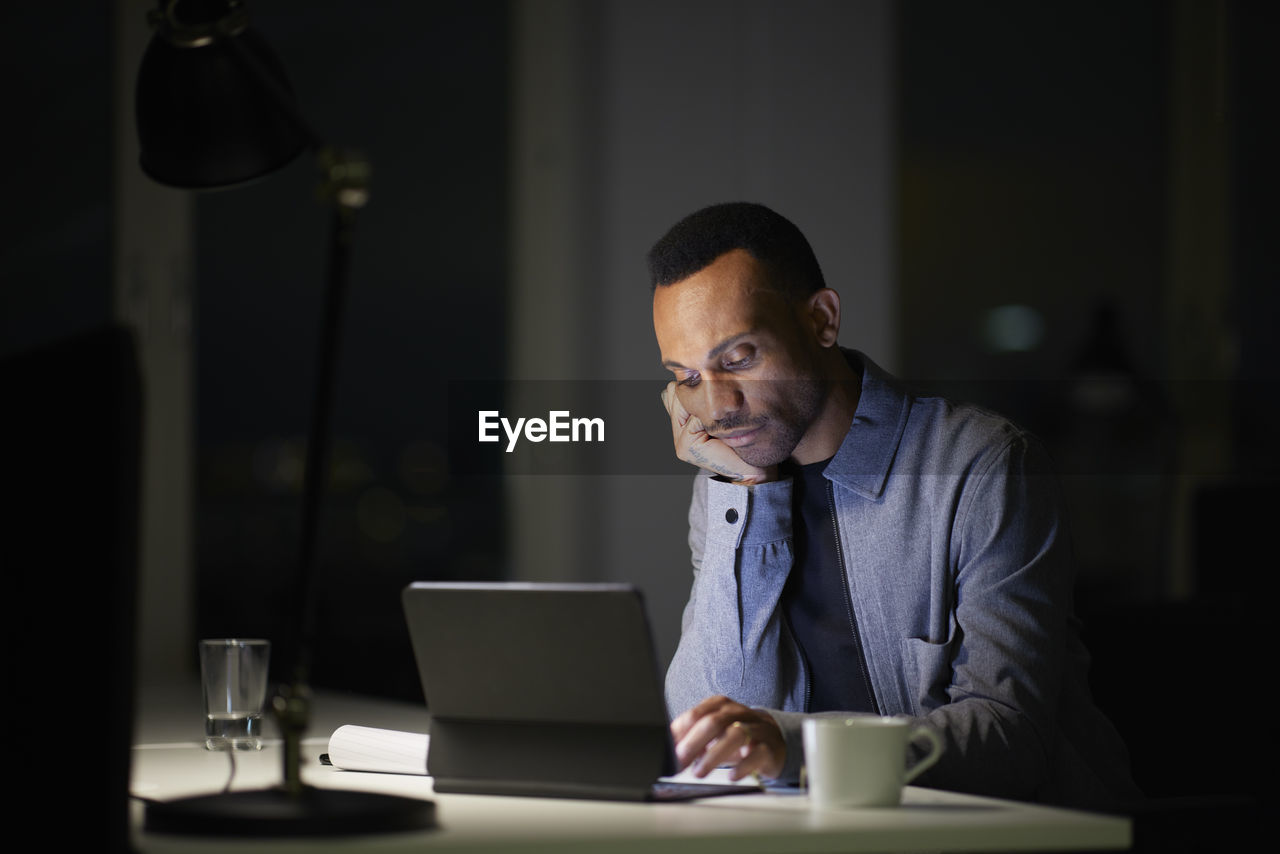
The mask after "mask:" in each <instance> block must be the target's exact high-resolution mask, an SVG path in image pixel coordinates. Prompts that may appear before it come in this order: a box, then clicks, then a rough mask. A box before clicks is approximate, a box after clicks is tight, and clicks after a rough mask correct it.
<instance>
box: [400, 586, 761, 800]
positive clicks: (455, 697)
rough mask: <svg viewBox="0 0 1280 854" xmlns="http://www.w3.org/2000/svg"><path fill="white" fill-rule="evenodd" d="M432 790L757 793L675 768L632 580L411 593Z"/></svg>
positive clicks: (408, 604)
mask: <svg viewBox="0 0 1280 854" xmlns="http://www.w3.org/2000/svg"><path fill="white" fill-rule="evenodd" d="M402 602H403V606H404V613H405V619H406V622H407V624H408V629H409V636H410V639H411V642H412V644H413V653H414V658H415V659H416V662H417V666H418V674H419V676H420V678H421V679H422V690H423V694H424V696H425V697H426V701H427V711H428V712H429V713H430V725H429V732H430V741H429V745H430V746H429V748H428V754H427V769H428V773H429V774H430V775H431V776H432V778H434V781H435V791H437V792H459V793H468V794H496V795H523V796H548V797H561V798H589V799H598V800H627V801H672V800H686V799H692V798H701V797H710V796H713V795H723V794H743V793H745V792H752V791H760V788H759V787H756V786H750V785H722V784H715V783H706V782H685V781H672V780H663V779H661V778H663V777H669V776H671V775H674V774H675V772H676V760H675V750H674V746H673V744H672V739H671V730H670V721H669V718H668V716H667V709H666V704H665V702H664V700H663V696H662V687H661V685H662V680H661V678H660V676H659V673H658V664H657V658H656V656H655V654H654V647H653V639H652V634H651V631H650V627H649V620H648V615H647V613H646V610H645V604H644V600H643V598H642V596H641V593H640V591H639V590H638V589H636V588H634V587H632V586H630V585H625V584H535V583H502V582H476V583H464V582H417V583H414V584H410V585H409V586H408V587H406V588H405V589H404V592H403V594H402Z"/></svg>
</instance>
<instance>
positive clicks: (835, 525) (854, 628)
mask: <svg viewBox="0 0 1280 854" xmlns="http://www.w3.org/2000/svg"><path fill="white" fill-rule="evenodd" d="M827 506H828V508H829V509H830V510H831V529H832V532H833V533H834V534H835V540H836V562H837V564H838V565H839V567H840V579H841V581H843V582H844V583H843V584H842V585H841V587H842V588H844V605H845V609H846V613H847V614H848V615H849V631H850V632H852V633H853V643H854V646H856V647H857V649H858V657H859V661H858V664H859V665H860V666H859V668H858V669H859V670H860V671H861V672H862V684H863V685H864V686H865V687H866V689H867V696H868V697H870V698H871V705H872V706H874V707H875V709H876V713H877V714H879V713H880V701H879V700H878V699H876V692H875V691H874V690H872V688H871V677H870V676H868V675H867V650H866V647H864V646H863V645H862V635H860V634H859V633H858V621H857V620H856V619H854V616H853V591H852V590H851V589H850V586H851V585H850V582H849V572H848V570H847V569H846V568H845V565H844V547H843V546H842V545H841V544H840V523H839V521H837V518H836V490H835V487H834V486H833V485H832V483H831V481H829V480H828V481H827ZM806 688H807V685H806ZM805 705H806V707H807V706H808V700H807V698H806V702H805Z"/></svg>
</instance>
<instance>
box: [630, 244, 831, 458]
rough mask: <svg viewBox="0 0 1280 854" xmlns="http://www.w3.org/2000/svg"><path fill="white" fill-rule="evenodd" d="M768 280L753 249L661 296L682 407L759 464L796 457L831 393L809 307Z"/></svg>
mask: <svg viewBox="0 0 1280 854" xmlns="http://www.w3.org/2000/svg"><path fill="white" fill-rule="evenodd" d="M766 276H767V271H766V268H765V267H764V266H763V265H762V264H760V262H758V261H757V260H756V259H755V258H754V257H753V256H752V255H751V254H750V253H749V252H747V251H745V250H741V249H735V250H733V251H731V252H726V253H725V254H724V255H721V256H720V257H719V258H717V259H716V260H715V261H713V262H712V263H711V264H710V265H708V266H707V267H705V268H704V269H702V270H699V271H698V272H697V273H694V274H693V275H692V276H690V277H689V278H687V279H684V280H682V281H679V282H676V283H675V284H672V285H664V286H659V287H658V288H657V289H656V290H655V291H654V296H653V328H654V332H655V334H656V335H657V338H658V350H659V352H660V353H661V356H662V364H663V367H665V368H667V369H668V370H670V371H671V372H672V373H673V374H674V375H675V381H676V394H677V396H678V397H679V400H680V403H681V404H683V406H684V408H685V409H686V410H687V411H688V412H689V413H690V414H691V415H693V416H694V417H696V418H697V419H698V420H699V421H701V422H702V425H703V427H704V428H705V429H706V431H707V433H709V434H710V435H711V436H713V437H715V438H717V439H720V440H721V441H723V442H724V443H725V444H727V445H728V446H729V447H731V448H733V449H734V451H735V452H737V454H738V456H739V457H741V458H742V460H743V462H746V463H748V464H749V465H753V466H759V467H766V466H773V465H777V464H778V463H780V462H782V461H783V460H785V459H787V458H788V457H790V456H791V455H792V453H793V452H794V451H795V449H796V446H797V445H799V444H800V442H801V441H802V440H803V439H804V436H805V433H806V431H808V429H809V427H810V425H812V424H813V422H814V420H815V419H816V418H817V415H818V413H819V411H820V410H821V408H822V404H823V401H824V399H825V394H826V392H825V387H824V385H823V383H822V382H821V380H820V377H819V374H818V368H817V351H818V349H819V348H818V346H817V344H816V341H815V339H814V335H813V333H812V331H811V329H809V328H808V327H807V326H806V323H805V320H804V311H803V306H797V305H795V304H794V303H791V302H789V301H788V300H787V299H786V297H784V296H783V295H782V294H780V293H779V292H778V291H776V290H774V289H771V288H770V287H769V286H768V281H767V279H766Z"/></svg>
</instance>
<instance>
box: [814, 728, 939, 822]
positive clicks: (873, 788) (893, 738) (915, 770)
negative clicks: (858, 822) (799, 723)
mask: <svg viewBox="0 0 1280 854" xmlns="http://www.w3.org/2000/svg"><path fill="white" fill-rule="evenodd" d="M803 726H804V755H805V772H806V778H807V787H808V790H809V799H810V802H811V803H812V804H813V805H814V806H815V807H892V806H897V805H898V804H899V803H901V801H902V787H903V786H905V785H906V784H907V783H909V782H911V781H912V780H914V779H915V778H916V777H917V776H918V775H919V774H920V773H921V772H922V771H924V770H925V769H926V768H929V767H930V766H932V765H933V764H934V763H935V762H937V761H938V759H939V758H940V757H941V756H942V739H941V738H939V737H938V734H937V733H935V732H934V731H933V730H932V729H931V728H930V727H927V726H922V725H918V724H914V723H913V722H912V721H911V720H910V719H909V718H899V717H877V716H874V715H868V716H857V717H847V718H808V719H806V720H805V721H804V725H803ZM917 738H921V739H925V740H927V741H928V742H929V751H928V752H927V753H926V754H925V755H924V756H923V757H921V758H920V760H919V761H918V762H916V763H915V764H914V765H913V766H911V767H910V768H907V767H906V764H907V745H908V744H909V743H910V742H912V741H914V740H915V739H917Z"/></svg>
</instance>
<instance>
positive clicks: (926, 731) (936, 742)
mask: <svg viewBox="0 0 1280 854" xmlns="http://www.w3.org/2000/svg"><path fill="white" fill-rule="evenodd" d="M919 735H923V736H924V737H925V738H927V739H928V740H929V745H930V746H929V752H928V753H926V754H925V755H924V758H923V759H921V760H920V761H919V762H917V763H916V764H915V765H912V766H911V767H910V768H909V769H907V773H906V774H905V775H904V776H903V778H902V785H904V786H905V785H906V784H907V783H910V782H911V781H912V780H914V779H915V778H916V777H918V776H920V774H921V773H922V772H924V771H925V770H926V769H928V768H932V767H933V765H934V764H935V763H936V762H937V761H938V760H939V759H941V758H942V739H941V738H939V737H938V734H937V733H936V732H934V731H933V729H932V728H930V727H927V726H918V727H916V728H915V729H913V730H912V731H911V734H910V735H909V736H908V737H907V738H908V741H914V740H915V738H916V736H919Z"/></svg>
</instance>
